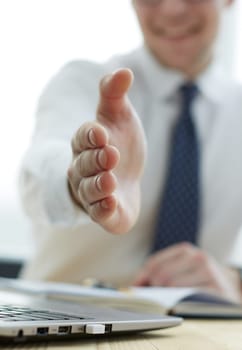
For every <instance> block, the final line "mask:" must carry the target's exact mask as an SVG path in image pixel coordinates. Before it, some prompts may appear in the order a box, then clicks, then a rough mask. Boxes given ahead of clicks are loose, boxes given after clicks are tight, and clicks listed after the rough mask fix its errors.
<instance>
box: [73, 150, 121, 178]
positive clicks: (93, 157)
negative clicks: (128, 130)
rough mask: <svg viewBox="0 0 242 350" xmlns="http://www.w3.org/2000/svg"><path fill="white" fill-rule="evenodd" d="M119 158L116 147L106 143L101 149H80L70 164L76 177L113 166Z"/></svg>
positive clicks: (93, 173) (89, 174) (94, 173)
mask: <svg viewBox="0 0 242 350" xmlns="http://www.w3.org/2000/svg"><path fill="white" fill-rule="evenodd" d="M119 158H120V157H119V151H118V150H117V148H115V147H113V146H109V145H106V146H104V147H103V148H101V149H94V150H90V149H89V150H86V151H82V152H81V153H80V154H79V155H78V157H76V159H75V160H74V162H73V165H72V166H73V167H74V168H75V170H74V172H75V173H76V176H77V177H79V178H80V177H88V176H93V175H96V174H98V173H100V172H102V171H104V170H111V169H113V168H115V166H116V165H117V164H118V162H119Z"/></svg>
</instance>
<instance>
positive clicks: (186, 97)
mask: <svg viewBox="0 0 242 350" xmlns="http://www.w3.org/2000/svg"><path fill="white" fill-rule="evenodd" d="M180 93H181V97H182V100H183V103H184V105H185V106H187V107H190V105H191V103H192V101H193V100H194V98H195V97H196V95H197V93H198V88H197V85H196V84H195V83H193V82H190V81H189V82H187V83H186V84H184V85H182V86H181V87H180Z"/></svg>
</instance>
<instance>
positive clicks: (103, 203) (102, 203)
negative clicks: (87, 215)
mask: <svg viewBox="0 0 242 350" xmlns="http://www.w3.org/2000/svg"><path fill="white" fill-rule="evenodd" d="M100 205H101V207H102V208H103V209H109V206H108V203H107V201H106V200H105V199H104V200H102V201H101V203H100Z"/></svg>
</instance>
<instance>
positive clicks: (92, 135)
mask: <svg viewBox="0 0 242 350" xmlns="http://www.w3.org/2000/svg"><path fill="white" fill-rule="evenodd" d="M87 137H88V141H89V142H90V144H91V145H92V146H96V137H95V133H94V131H93V129H90V130H89V132H88V135H87Z"/></svg>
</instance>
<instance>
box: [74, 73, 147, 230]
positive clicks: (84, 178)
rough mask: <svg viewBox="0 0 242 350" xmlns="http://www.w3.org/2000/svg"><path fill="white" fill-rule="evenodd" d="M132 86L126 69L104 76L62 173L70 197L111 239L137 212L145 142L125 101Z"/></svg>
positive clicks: (130, 223)
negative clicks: (93, 117)
mask: <svg viewBox="0 0 242 350" xmlns="http://www.w3.org/2000/svg"><path fill="white" fill-rule="evenodd" d="M132 80H133V74H132V72H131V71H130V70H128V69H120V70H118V71H116V72H115V73H113V74H111V75H107V76H105V77H104V78H103V79H102V80H101V82H100V99H99V105H98V107H97V116H96V120H95V121H93V122H88V123H85V124H83V125H82V126H81V127H80V128H79V129H78V130H77V132H76V134H75V135H74V137H73V139H72V151H73V161H72V164H71V166H70V168H69V170H68V180H69V187H70V192H71V194H72V197H73V199H74V200H75V202H76V203H77V204H78V205H79V206H80V207H82V208H83V209H84V210H85V211H86V212H87V213H88V214H89V215H90V217H91V218H92V219H93V220H94V221H96V222H97V223H99V224H100V225H101V226H102V227H103V228H104V229H105V230H107V231H109V232H112V233H124V232H127V231H129V230H130V229H131V227H132V226H133V224H134V223H135V221H136V219H137V216H138V214H139V208H140V179H141V176H142V172H143V168H144V161H145V153H146V141H145V136H144V131H143V128H142V125H141V122H140V120H139V118H138V116H137V115H136V112H135V110H134V108H133V107H132V105H131V103H130V101H129V100H128V97H127V92H128V90H129V87H130V86H131V83H132Z"/></svg>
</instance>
